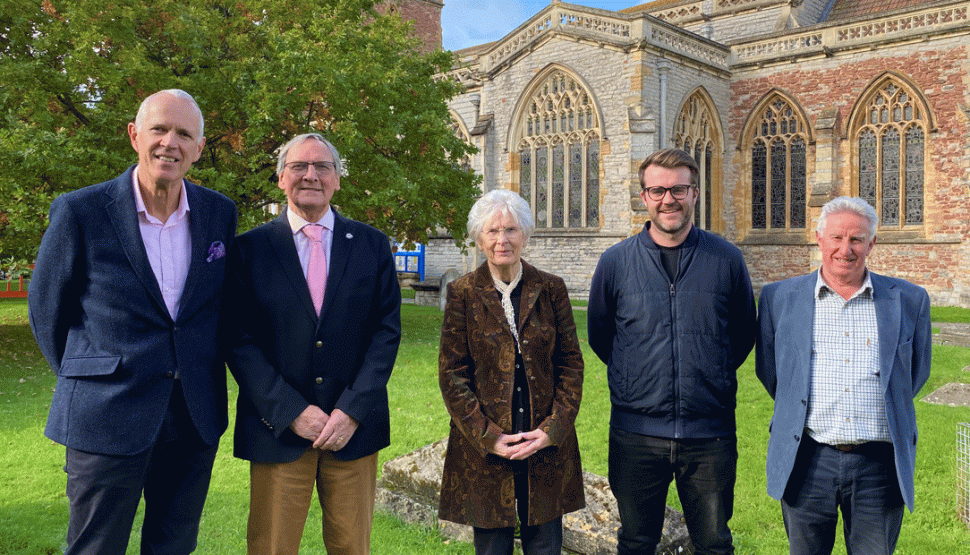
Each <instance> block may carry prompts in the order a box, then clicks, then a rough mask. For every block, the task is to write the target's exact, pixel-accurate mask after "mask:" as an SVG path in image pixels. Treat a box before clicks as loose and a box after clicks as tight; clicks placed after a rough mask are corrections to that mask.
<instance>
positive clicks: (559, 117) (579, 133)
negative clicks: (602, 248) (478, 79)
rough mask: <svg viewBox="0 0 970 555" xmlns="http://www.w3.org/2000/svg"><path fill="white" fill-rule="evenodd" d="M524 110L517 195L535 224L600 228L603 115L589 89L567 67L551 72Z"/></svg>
mask: <svg viewBox="0 0 970 555" xmlns="http://www.w3.org/2000/svg"><path fill="white" fill-rule="evenodd" d="M527 106H528V108H527V110H526V113H525V114H523V118H522V121H521V127H520V133H521V139H520V140H519V143H518V149H517V151H518V154H519V194H521V195H522V197H523V198H525V199H526V201H528V202H529V205H530V206H532V209H533V210H534V212H535V219H536V228H539V229H542V228H551V229H558V228H585V227H599V225H600V221H599V200H600V199H599V152H600V149H599V146H600V136H601V134H600V130H599V118H598V117H597V114H596V110H595V108H594V106H593V103H592V101H591V100H590V96H589V94H588V93H587V92H586V89H585V88H584V87H583V86H582V85H581V84H580V83H579V82H577V81H576V80H575V79H574V78H573V77H571V76H570V75H568V74H567V73H565V72H563V71H559V70H557V71H554V72H552V73H551V74H549V75H548V76H547V77H546V78H545V79H544V80H543V82H542V83H540V84H539V86H537V87H535V89H534V92H533V93H532V97H531V98H530V99H529V102H528V103H527Z"/></svg>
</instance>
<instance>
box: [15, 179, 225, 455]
mask: <svg viewBox="0 0 970 555" xmlns="http://www.w3.org/2000/svg"><path fill="white" fill-rule="evenodd" d="M132 169H133V167H132V168H128V170H127V171H126V172H125V173H123V174H122V175H120V176H118V177H117V178H115V179H112V180H111V181H106V182H104V183H101V184H98V185H92V186H90V187H85V188H83V189H79V190H77V191H74V192H71V193H67V194H64V195H61V196H59V197H58V198H57V199H55V200H54V202H53V203H52V204H51V209H50V226H49V227H48V228H47V232H46V233H44V239H43V240H42V241H41V245H40V252H39V254H38V255H37V266H36V268H35V269H34V273H33V278H32V279H31V281H30V293H29V295H28V297H27V304H28V306H29V310H30V326H31V329H32V330H33V332H34V337H35V338H36V339H37V345H38V346H39V347H40V350H41V352H42V353H44V357H45V358H47V362H48V363H50V366H51V369H53V370H54V373H55V374H57V386H56V389H55V390H54V398H53V400H52V401H51V409H50V416H49V417H48V419H47V428H46V430H45V433H46V434H47V437H49V438H50V439H52V440H54V441H56V442H57V443H61V444H63V445H66V446H68V447H71V448H73V449H79V450H81V451H87V452H89V453H98V454H104V455H135V454H138V453H141V452H143V451H145V450H146V449H148V448H149V447H151V446H152V445H153V444H154V443H155V441H156V439H157V438H158V435H159V431H160V430H161V428H162V422H163V420H164V418H165V415H166V413H167V409H168V401H169V398H170V397H171V392H172V387H173V385H174V382H173V378H174V377H175V375H176V372H177V373H178V376H179V378H180V379H181V382H182V390H183V392H184V395H185V402H186V404H187V405H188V409H189V414H191V416H192V421H193V422H194V423H195V427H196V429H197V430H198V431H199V435H201V436H202V439H203V440H204V441H205V442H206V443H207V444H209V445H215V444H216V443H217V442H218V441H219V436H220V435H222V432H224V431H225V429H226V425H227V423H228V415H227V411H226V406H227V397H226V368H225V364H224V363H223V359H222V357H221V356H220V355H219V351H218V345H217V341H216V331H217V325H218V322H219V315H220V306H221V302H222V282H223V277H224V276H225V271H226V260H227V258H226V256H225V254H226V252H228V250H230V249H231V246H232V241H233V236H234V235H235V233H236V207H235V205H234V204H233V203H232V201H231V200H229V199H228V198H226V197H224V196H223V195H221V194H219V193H217V192H215V191H212V190H209V189H206V188H204V187H199V186H198V185H194V184H192V183H188V182H186V183H185V192H186V195H188V201H189V232H190V235H191V240H192V252H191V255H190V258H189V274H188V276H187V277H186V280H185V289H184V290H183V292H182V298H181V301H180V307H179V312H178V314H177V315H176V317H175V319H174V320H173V319H172V317H171V316H170V315H169V313H168V309H167V308H166V307H165V300H164V298H163V297H162V291H161V289H160V288H159V286H158V281H157V280H156V279H155V274H154V272H153V271H152V267H151V263H150V262H149V261H148V255H147V254H146V252H145V243H144V242H143V241H142V238H141V231H140V230H139V227H138V213H137V210H136V208H135V194H134V191H133V189H132V177H131V172H132Z"/></svg>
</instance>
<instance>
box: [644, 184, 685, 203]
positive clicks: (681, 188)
mask: <svg viewBox="0 0 970 555" xmlns="http://www.w3.org/2000/svg"><path fill="white" fill-rule="evenodd" d="M690 188H691V185H674V186H673V187H647V188H646V189H644V191H646V192H647V196H648V197H650V200H663V198H664V197H665V196H666V195H667V191H670V196H672V197H674V199H675V200H684V199H685V198H687V193H688V191H690Z"/></svg>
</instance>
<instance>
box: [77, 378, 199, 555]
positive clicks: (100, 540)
mask: <svg viewBox="0 0 970 555" xmlns="http://www.w3.org/2000/svg"><path fill="white" fill-rule="evenodd" d="M175 383H176V386H175V388H174V389H173V392H172V398H171V400H170V401H169V408H168V413H167V414H166V416H165V422H164V423H163V425H162V430H161V433H160V435H159V438H158V440H157V441H156V443H155V445H154V446H152V447H151V448H150V449H148V451H146V452H144V453H141V454H138V455H134V456H112V455H99V454H95V453H86V452H84V451H78V450H76V449H71V448H68V449H67V462H66V464H65V466H64V471H65V472H66V473H67V497H68V499H69V500H70V521H69V524H68V531H67V549H66V550H65V554H67V555H75V554H78V555H80V554H83V555H95V554H97V555H124V553H125V551H126V550H127V548H128V540H129V536H130V535H131V528H132V523H133V521H134V519H135V512H136V511H137V509H138V503H139V502H140V500H141V497H142V495H143V494H144V496H145V520H144V523H143V524H142V535H141V553H142V555H183V554H188V553H191V552H192V551H193V550H195V546H196V539H197V537H198V533H199V519H200V518H201V516H202V507H203V505H204V504H205V498H206V494H207V492H208V490H209V479H210V478H211V476H212V463H213V462H214V461H215V457H216V450H217V449H218V445H213V446H208V445H205V443H203V441H202V438H201V437H199V434H198V432H197V431H196V430H195V425H194V424H193V423H192V420H191V417H190V416H189V413H188V408H187V407H186V406H185V398H184V396H183V395H182V388H181V386H180V385H179V381H178V380H176V381H175ZM138 424H139V423H138V422H132V425H133V426H137V425H138Z"/></svg>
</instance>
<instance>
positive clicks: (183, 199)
mask: <svg viewBox="0 0 970 555" xmlns="http://www.w3.org/2000/svg"><path fill="white" fill-rule="evenodd" d="M131 188H132V189H133V190H134V191H135V210H136V211H137V212H138V213H139V214H144V215H145V218H146V219H148V220H149V221H150V220H155V221H159V220H158V218H156V217H155V216H152V215H151V214H149V213H148V208H146V207H145V199H144V197H142V196H141V187H139V186H138V166H137V165H136V166H135V168H134V169H133V170H132V171H131ZM188 212H189V196H188V195H187V194H185V180H184V179H183V180H182V183H181V189H179V205H178V208H176V209H175V212H174V213H173V214H172V216H175V219H174V220H172V221H175V222H177V221H179V220H180V219H182V217H183V216H185V214H187V213H188ZM169 219H170V220H171V219H172V218H171V216H169ZM161 223H162V224H164V223H165V222H161Z"/></svg>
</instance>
